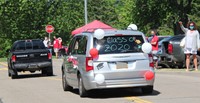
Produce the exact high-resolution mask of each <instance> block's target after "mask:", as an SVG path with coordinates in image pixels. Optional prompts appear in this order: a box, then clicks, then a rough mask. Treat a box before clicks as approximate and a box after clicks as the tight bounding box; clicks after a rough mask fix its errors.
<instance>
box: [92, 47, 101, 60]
mask: <svg viewBox="0 0 200 103" xmlns="http://www.w3.org/2000/svg"><path fill="white" fill-rule="evenodd" d="M90 55H91V56H92V58H97V57H98V55H99V51H98V50H97V49H96V48H92V49H90Z"/></svg>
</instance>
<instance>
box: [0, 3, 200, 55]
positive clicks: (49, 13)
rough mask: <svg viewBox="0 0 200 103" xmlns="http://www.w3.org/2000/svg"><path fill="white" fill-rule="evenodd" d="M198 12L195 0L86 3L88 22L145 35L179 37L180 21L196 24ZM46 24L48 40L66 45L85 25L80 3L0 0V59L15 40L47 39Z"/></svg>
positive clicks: (197, 4) (199, 12) (82, 6)
mask: <svg viewBox="0 0 200 103" xmlns="http://www.w3.org/2000/svg"><path fill="white" fill-rule="evenodd" d="M199 10H200V1H199V0H87V11H88V22H91V21H93V20H100V21H102V22H104V23H106V24H108V25H110V26H112V27H114V28H117V29H126V28H127V26H128V25H129V24H131V23H133V24H136V25H137V26H138V28H139V30H140V31H142V32H144V33H145V34H146V35H147V36H148V35H149V30H150V29H158V31H159V34H160V35H177V34H181V33H182V31H181V30H180V28H179V25H178V21H180V20H181V21H182V22H183V23H184V25H186V24H187V22H188V21H191V20H192V21H195V22H196V23H197V25H200V18H199V17H200V11H199ZM47 24H51V25H53V26H54V28H55V30H54V32H53V33H52V34H51V35H52V36H51V37H53V36H54V35H56V36H59V37H61V38H62V39H63V45H67V44H68V41H69V39H70V38H71V31H73V30H74V29H76V28H78V27H80V26H83V25H84V24H85V18H84V0H0V37H1V38H0V57H5V56H6V50H7V49H9V48H10V47H11V45H12V43H13V42H14V41H16V40H19V39H33V38H41V39H43V38H44V36H48V34H47V33H46V31H45V26H46V25H47Z"/></svg>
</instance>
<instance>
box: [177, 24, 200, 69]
mask: <svg viewBox="0 0 200 103" xmlns="http://www.w3.org/2000/svg"><path fill="white" fill-rule="evenodd" d="M179 24H180V27H181V29H182V30H183V32H184V33H185V46H184V53H185V54H186V71H189V66H190V54H192V55H193V63H194V66H195V70H196V71H198V67H197V57H196V54H197V50H198V49H199V48H200V45H199V43H200V42H199V32H198V31H197V26H196V24H195V23H194V22H192V21H191V22H189V23H188V24H187V28H185V27H184V26H183V24H182V22H181V21H180V22H179Z"/></svg>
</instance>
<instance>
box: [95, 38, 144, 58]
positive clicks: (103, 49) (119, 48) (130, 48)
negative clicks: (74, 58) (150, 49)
mask: <svg viewBox="0 0 200 103" xmlns="http://www.w3.org/2000/svg"><path fill="white" fill-rule="evenodd" d="M143 43H144V40H143V37H142V36H141V35H123V36H106V37H104V38H103V39H101V40H98V39H96V38H94V47H95V48H96V49H97V50H99V54H117V53H138V52H142V44H143Z"/></svg>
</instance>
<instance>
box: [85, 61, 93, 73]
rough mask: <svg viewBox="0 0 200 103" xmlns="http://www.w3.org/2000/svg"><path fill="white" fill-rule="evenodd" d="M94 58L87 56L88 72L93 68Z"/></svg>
mask: <svg viewBox="0 0 200 103" xmlns="http://www.w3.org/2000/svg"><path fill="white" fill-rule="evenodd" d="M92 63H93V59H92V57H86V72H88V71H90V70H93V69H94V68H93V64H92Z"/></svg>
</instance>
